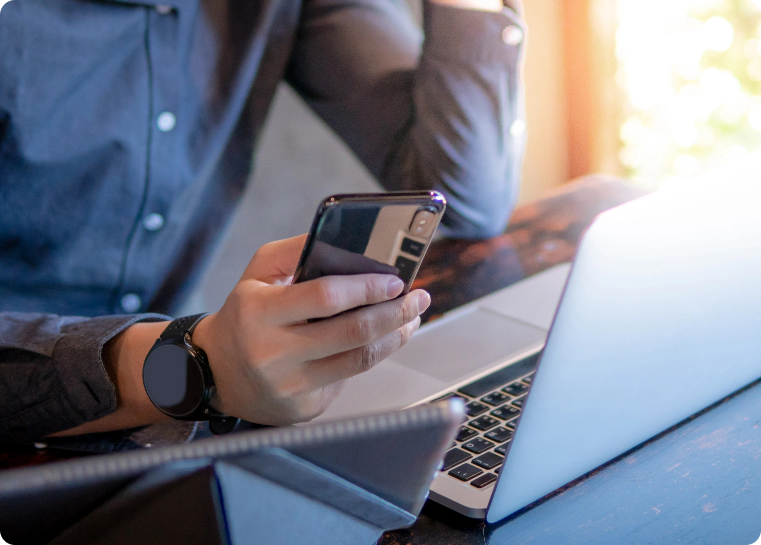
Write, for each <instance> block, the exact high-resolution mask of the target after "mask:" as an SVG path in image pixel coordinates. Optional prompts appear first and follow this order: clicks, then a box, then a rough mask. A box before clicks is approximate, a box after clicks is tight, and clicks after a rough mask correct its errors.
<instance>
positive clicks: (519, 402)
mask: <svg viewBox="0 0 761 545" xmlns="http://www.w3.org/2000/svg"><path fill="white" fill-rule="evenodd" d="M525 401H526V396H523V397H519V398H518V399H513V401H512V404H513V405H515V406H516V407H521V408H523V403H524V402H525Z"/></svg>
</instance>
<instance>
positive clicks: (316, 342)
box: [294, 290, 431, 360]
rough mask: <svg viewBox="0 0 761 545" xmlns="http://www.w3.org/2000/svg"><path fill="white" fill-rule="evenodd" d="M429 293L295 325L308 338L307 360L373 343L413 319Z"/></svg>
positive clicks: (426, 303)
mask: <svg viewBox="0 0 761 545" xmlns="http://www.w3.org/2000/svg"><path fill="white" fill-rule="evenodd" d="M430 301H431V298H430V296H429V295H428V294H427V293H426V292H424V291H423V290H415V291H413V292H410V293H408V294H407V295H405V296H404V297H400V298H398V299H395V300H393V301H387V302H385V303H380V304H377V305H372V306H368V307H363V308H359V309H356V310H353V311H351V312H347V313H345V314H341V315H340V316H334V317H333V318H330V319H328V320H322V321H319V322H314V323H311V324H303V325H298V326H294V328H297V330H298V334H299V335H300V336H301V337H302V338H305V339H306V340H307V342H306V343H305V344H304V347H303V350H304V355H305V356H306V359H307V360H316V359H321V358H326V357H329V356H332V355H333V354H339V353H341V352H346V351H348V350H353V349H355V348H359V347H362V346H365V345H367V344H370V343H373V342H375V341H377V340H378V339H380V338H382V337H384V336H386V335H388V334H389V333H391V332H392V331H394V330H397V329H399V328H400V327H402V326H404V325H406V324H408V323H410V322H412V321H414V320H415V319H416V318H417V317H418V316H419V315H420V314H422V313H423V312H424V311H425V309H426V308H428V305H429V304H430Z"/></svg>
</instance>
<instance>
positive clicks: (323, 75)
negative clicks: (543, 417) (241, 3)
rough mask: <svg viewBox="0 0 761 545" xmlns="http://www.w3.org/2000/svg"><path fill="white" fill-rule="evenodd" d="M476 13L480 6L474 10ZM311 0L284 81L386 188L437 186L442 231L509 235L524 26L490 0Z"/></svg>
mask: <svg viewBox="0 0 761 545" xmlns="http://www.w3.org/2000/svg"><path fill="white" fill-rule="evenodd" d="M466 8H478V9H466ZM423 26H424V35H425V37H423V34H421V32H420V30H419V29H418V28H417V27H416V26H415V25H414V23H413V22H412V20H411V17H410V14H409V11H408V9H407V7H406V5H405V4H404V2H403V1H401V0H398V1H394V0H306V2H305V4H304V9H303V15H302V23H301V28H300V31H299V34H298V38H297V42H296V44H295V48H294V53H293V56H292V62H291V65H290V67H289V71H288V81H289V82H290V83H291V85H292V86H293V87H294V88H295V89H296V90H297V91H298V92H299V93H300V94H301V95H302V96H303V97H304V98H305V99H306V100H307V102H308V103H309V104H310V106H311V107H312V108H313V109H314V110H315V111H316V112H317V113H318V114H319V115H320V116H321V117H322V118H323V119H324V120H325V121H326V122H327V123H328V124H329V125H330V126H331V127H332V128H333V129H334V130H335V131H336V132H337V133H338V134H339V135H340V136H341V137H342V138H343V139H344V141H345V142H346V143H347V144H348V145H349V146H350V147H351V148H352V150H353V151H354V152H355V153H356V154H357V156H358V157H359V158H360V159H361V160H362V161H363V162H364V164H365V165H366V166H367V167H368V169H369V170H370V171H371V172H372V173H373V175H375V177H376V178H377V179H378V180H379V181H381V183H383V185H384V186H386V187H387V188H388V189H421V188H436V189H438V190H440V191H442V192H443V193H444V194H445V195H446V197H447V200H448V203H449V207H448V214H447V215H446V216H445V218H444V226H445V232H448V233H449V234H453V235H457V236H463V237H483V236H492V235H495V234H497V233H499V232H501V231H502V230H503V229H504V227H505V224H506V222H507V219H508V217H509V215H510V212H511V211H512V207H513V206H514V203H515V200H516V197H517V193H518V186H519V180H520V167H521V161H522V156H523V148H524V140H525V135H524V132H523V130H522V129H523V128H524V127H525V125H524V124H523V105H522V87H521V83H520V74H519V69H520V59H521V57H522V43H523V34H524V32H525V27H524V24H523V22H522V21H521V20H520V18H519V16H518V14H517V12H516V11H514V10H512V9H509V8H502V7H501V6H500V5H499V4H497V3H494V2H492V1H491V0H438V1H434V0H428V1H427V2H426V3H425V4H424V21H423Z"/></svg>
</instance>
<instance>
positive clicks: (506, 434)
mask: <svg viewBox="0 0 761 545" xmlns="http://www.w3.org/2000/svg"><path fill="white" fill-rule="evenodd" d="M484 437H486V438H487V439H491V440H492V441H496V442H497V443H504V442H505V441H507V440H508V439H512V437H513V430H508V429H507V428H503V427H502V426H500V427H498V428H494V429H493V430H491V431H490V432H489V433H485V434H484Z"/></svg>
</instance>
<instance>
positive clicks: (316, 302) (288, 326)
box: [54, 235, 430, 436]
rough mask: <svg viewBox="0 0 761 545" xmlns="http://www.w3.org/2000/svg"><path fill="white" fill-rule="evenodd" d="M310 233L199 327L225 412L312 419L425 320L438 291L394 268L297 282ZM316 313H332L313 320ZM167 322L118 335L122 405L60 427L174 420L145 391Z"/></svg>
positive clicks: (109, 356) (280, 248) (112, 351)
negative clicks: (152, 353)
mask: <svg viewBox="0 0 761 545" xmlns="http://www.w3.org/2000/svg"><path fill="white" fill-rule="evenodd" d="M305 241H306V235H302V236H300V237H295V238H291V239H288V240H281V241H278V242H272V243H270V244H267V245H265V246H262V248H261V249H260V250H259V251H258V252H257V253H256V255H255V256H254V258H253V259H252V260H251V263H250V264H249V265H248V267H247V269H246V272H245V273H244V274H243V277H242V278H241V280H240V281H239V282H238V285H237V286H236V287H235V289H233V291H232V293H231V294H230V296H229V297H228V298H227V301H226V302H225V304H224V305H223V307H222V309H221V310H220V311H219V312H217V313H214V314H211V315H209V316H207V317H206V318H204V319H203V320H201V322H200V323H199V324H198V327H196V330H195V332H194V333H193V342H195V343H196V344H197V345H198V346H200V347H201V348H203V349H204V351H205V352H206V354H207V355H208V357H209V364H210V365H211V368H212V373H213V374H214V381H215V383H216V387H217V392H216V395H215V398H214V399H213V400H212V406H214V408H216V409H217V410H220V411H222V412H224V413H226V414H230V415H233V416H238V417H240V418H243V419H245V420H249V421H252V422H256V423H260V424H291V423H294V422H300V421H305V420H310V419H311V418H314V417H315V416H317V415H318V414H320V413H322V412H323V411H324V410H325V409H326V408H327V407H328V404H329V403H330V402H331V401H332V400H333V399H334V398H335V397H336V395H338V392H339V391H340V390H341V385H342V383H343V381H344V380H346V379H347V378H349V377H351V376H353V375H356V374H358V373H361V372H362V371H367V370H368V369H370V368H372V367H373V366H374V365H375V364H376V363H378V362H379V361H381V360H382V359H384V358H386V357H387V356H388V355H390V354H391V353H392V352H394V351H395V350H396V349H398V348H399V347H400V346H402V345H403V344H404V343H406V342H407V340H408V339H409V338H410V336H411V335H412V333H413V332H414V331H415V330H416V329H417V328H418V326H419V325H420V318H419V315H420V314H421V313H422V312H424V311H425V310H426V309H427V308H428V305H429V304H430V297H429V295H428V294H427V293H426V292H424V291H422V290H415V291H412V292H410V293H408V294H407V295H405V296H404V297H400V298H398V299H396V297H397V296H398V295H399V294H400V293H401V292H402V289H403V288H404V283H403V282H402V281H401V280H399V279H398V278H397V277H395V276H393V275H388V274H359V275H351V276H326V277H323V278H317V279H315V280H310V281H308V282H302V283H299V284H291V280H292V278H293V274H294V272H295V271H296V265H297V263H298V259H299V255H300V254H301V249H302V248H303V246H304V242H305ZM368 305H369V306H368ZM357 307H362V308H357ZM351 309H354V310H351ZM347 311H348V312H347ZM310 318H325V319H324V320H320V321H317V322H312V323H308V322H307V320H308V319H310ZM167 325H168V322H144V323H137V324H135V325H133V326H131V327H129V328H127V329H126V330H125V331H123V332H122V333H121V334H119V335H117V336H116V337H115V338H114V339H112V340H111V341H109V343H108V344H107V345H106V346H105V347H104V350H103V363H104V365H105V367H106V370H107V371H108V374H109V377H110V378H111V380H112V381H113V383H114V385H115V387H116V396H117V399H118V403H119V407H118V409H117V411H116V412H115V413H112V414H110V415H108V416H105V417H103V418H101V419H99V420H96V421H94V422H87V423H86V424H83V425H81V426H78V427H76V428H73V429H70V430H66V431H64V432H60V433H56V434H54V435H57V436H62V435H77V434H82V433H93V432H101V431H109V430H115V429H125V428H132V427H136V426H141V425H145V424H151V423H154V422H158V421H160V420H166V419H167V418H168V417H167V416H165V415H164V414H163V413H161V412H160V411H159V410H158V409H156V407H154V406H153V404H152V403H151V402H150V400H149V399H148V395H147V394H146V393H145V388H143V381H142V370H143V362H144V361H145V357H146V356H147V355H148V351H149V350H150V349H151V346H153V343H154V342H155V341H156V339H157V338H158V337H159V335H161V332H162V331H163V330H164V329H165V328H166V326H167Z"/></svg>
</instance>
